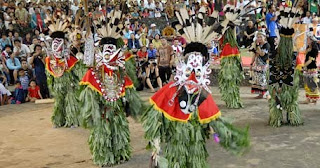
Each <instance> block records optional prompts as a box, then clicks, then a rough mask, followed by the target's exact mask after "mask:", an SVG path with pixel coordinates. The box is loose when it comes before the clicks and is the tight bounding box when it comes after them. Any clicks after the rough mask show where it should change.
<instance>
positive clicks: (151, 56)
mask: <svg viewBox="0 0 320 168" xmlns="http://www.w3.org/2000/svg"><path fill="white" fill-rule="evenodd" d="M156 54H157V49H155V48H154V49H153V50H150V49H148V59H156Z"/></svg>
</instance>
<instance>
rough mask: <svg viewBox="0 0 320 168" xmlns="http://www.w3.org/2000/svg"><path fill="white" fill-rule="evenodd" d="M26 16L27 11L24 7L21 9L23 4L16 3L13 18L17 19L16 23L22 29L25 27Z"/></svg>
mask: <svg viewBox="0 0 320 168" xmlns="http://www.w3.org/2000/svg"><path fill="white" fill-rule="evenodd" d="M28 15H29V14H28V11H27V10H26V8H25V7H23V4H22V3H21V2H20V3H18V8H17V9H16V10H15V17H16V18H17V23H18V24H19V25H21V26H23V27H26V26H27V20H28Z"/></svg>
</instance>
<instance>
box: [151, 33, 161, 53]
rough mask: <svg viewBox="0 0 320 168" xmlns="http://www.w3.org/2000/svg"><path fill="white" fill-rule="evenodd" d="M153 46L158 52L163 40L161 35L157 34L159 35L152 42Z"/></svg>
mask: <svg viewBox="0 0 320 168" xmlns="http://www.w3.org/2000/svg"><path fill="white" fill-rule="evenodd" d="M152 44H153V46H154V47H155V48H156V49H157V50H158V49H159V48H160V47H161V45H162V42H161V40H160V35H159V34H157V35H156V36H155V37H154V39H153V40H152Z"/></svg>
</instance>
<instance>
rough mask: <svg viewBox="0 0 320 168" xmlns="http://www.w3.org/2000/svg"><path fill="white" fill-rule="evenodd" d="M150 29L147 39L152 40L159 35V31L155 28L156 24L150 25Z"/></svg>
mask: <svg viewBox="0 0 320 168" xmlns="http://www.w3.org/2000/svg"><path fill="white" fill-rule="evenodd" d="M150 27H151V29H150V30H149V32H148V38H149V39H153V38H155V36H156V35H159V34H160V31H159V29H157V28H156V24H154V23H152V24H151V26H150Z"/></svg>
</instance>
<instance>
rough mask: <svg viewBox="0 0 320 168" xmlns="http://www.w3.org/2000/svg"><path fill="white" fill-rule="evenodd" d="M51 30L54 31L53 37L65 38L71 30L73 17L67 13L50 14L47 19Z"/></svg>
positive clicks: (46, 21)
mask: <svg viewBox="0 0 320 168" xmlns="http://www.w3.org/2000/svg"><path fill="white" fill-rule="evenodd" d="M44 21H45V23H46V24H47V25H49V26H48V28H49V30H50V31H51V32H52V34H51V35H50V37H51V38H65V34H66V33H68V32H69V28H70V25H71V21H72V19H71V18H70V17H68V16H66V15H60V14H58V15H57V16H56V17H55V16H52V17H51V16H48V17H47V18H46V19H45V20H44Z"/></svg>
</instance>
